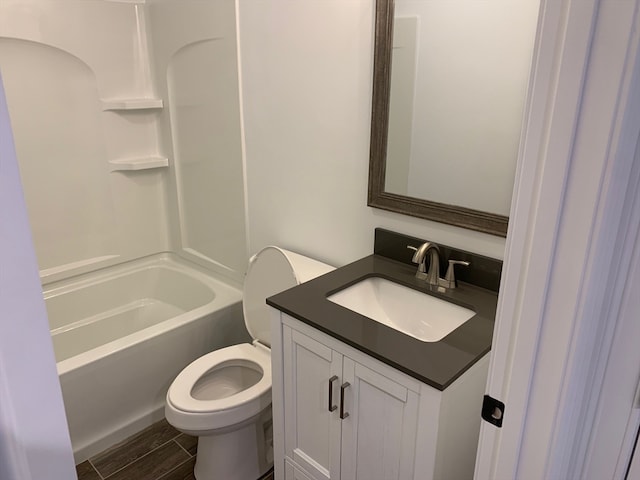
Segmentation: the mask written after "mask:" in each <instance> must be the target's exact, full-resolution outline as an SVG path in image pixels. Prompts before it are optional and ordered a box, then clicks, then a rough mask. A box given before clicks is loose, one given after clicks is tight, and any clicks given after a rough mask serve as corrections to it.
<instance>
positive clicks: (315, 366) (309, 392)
mask: <svg viewBox="0 0 640 480" xmlns="http://www.w3.org/2000/svg"><path fill="white" fill-rule="evenodd" d="M283 336H284V340H283V349H284V372H285V376H284V413H285V455H286V456H287V457H289V458H290V459H291V460H293V461H294V462H295V463H296V464H298V465H300V466H301V467H302V468H303V469H304V470H306V471H307V472H308V473H309V474H310V475H311V476H312V477H313V479H314V480H329V479H330V480H337V479H339V478H340V417H339V405H338V404H339V398H338V395H339V388H340V384H341V379H342V355H340V354H339V353H338V352H335V351H334V350H332V349H331V348H329V347H327V346H326V345H324V344H322V343H320V342H318V341H317V340H314V339H312V338H310V337H308V336H306V335H303V334H301V333H300V332H297V331H295V330H292V329H291V328H290V327H288V326H286V325H285V326H284V327H283Z"/></svg>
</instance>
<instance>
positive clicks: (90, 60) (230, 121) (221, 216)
mask: <svg viewBox="0 0 640 480" xmlns="http://www.w3.org/2000/svg"><path fill="white" fill-rule="evenodd" d="M235 44H236V35H235V9H234V2H233V0H223V1H221V0H147V1H146V2H145V1H144V0H141V1H139V2H135V1H126V2H123V1H109V0H82V1H78V0H2V2H0V69H2V72H3V76H4V80H5V87H6V92H7V99H8V105H9V113H10V117H11V122H12V126H13V130H14V136H15V141H16V148H17V153H18V160H19V164H20V170H21V175H22V181H23V184H24V189H25V195H26V199H27V206H28V210H29V216H30V221H31V226H32V230H33V234H34V242H35V247H36V253H37V256H38V262H39V265H40V270H41V277H42V279H43V281H44V282H45V283H46V282H49V281H53V280H57V279H60V278H66V277H69V276H72V275H75V274H78V273H81V272H84V271H89V270H94V269H97V268H100V267H104V266H107V265H110V264H114V263H120V262H123V261H127V260H131V259H134V258H139V257H143V256H146V255H150V254H153V253H157V252H163V251H175V252H177V253H179V254H182V255H183V256H186V257H189V258H191V259H195V260H196V261H198V262H199V263H201V264H202V265H204V266H206V267H210V268H211V269H213V270H215V271H217V272H218V273H221V274H223V275H226V276H227V277H229V278H231V279H233V280H240V279H241V278H242V274H243V273H244V264H245V262H246V240H245V212H244V202H243V199H244V185H243V174H242V152H241V147H240V146H241V141H240V140H241V139H240V118H239V94H238V86H237V84H238V82H237V76H238V75H237V58H236V47H235Z"/></svg>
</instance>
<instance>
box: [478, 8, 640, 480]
mask: <svg viewBox="0 0 640 480" xmlns="http://www.w3.org/2000/svg"><path fill="white" fill-rule="evenodd" d="M638 4H639V2H638V1H637V0H631V1H628V2H616V1H607V0H561V1H558V2H552V1H549V0H543V1H542V8H541V12H542V13H541V21H540V24H539V29H538V41H537V45H536V52H537V53H536V58H535V61H534V74H533V77H532V81H531V91H530V98H529V101H528V105H529V106H528V109H527V118H526V122H525V132H524V137H523V142H522V147H521V152H520V158H519V162H518V169H517V174H516V185H515V191H514V200H513V204H512V209H511V212H510V224H509V233H508V236H507V248H506V252H505V263H504V269H503V278H502V285H501V290H500V297H499V305H498V314H497V322H496V330H495V332H494V340H493V347H492V352H491V355H492V356H491V367H490V372H489V380H488V386H487V393H488V394H489V395H491V396H493V397H495V398H497V399H499V400H502V401H504V403H505V404H506V408H505V413H504V423H503V427H502V429H497V428H496V427H494V426H492V425H489V424H488V423H484V422H483V427H482V431H481V438H480V445H479V450H478V457H477V463H476V474H475V478H477V479H481V480H489V479H494V478H585V477H583V476H581V472H582V473H584V472H583V468H584V465H585V463H586V460H587V458H588V455H587V452H588V448H589V443H590V442H591V441H592V440H593V438H592V434H593V431H592V429H593V427H594V421H595V420H594V419H595V416H594V413H595V411H596V408H597V407H598V403H599V394H600V390H601V387H602V385H603V383H604V371H605V368H604V367H605V365H606V364H607V362H608V358H609V353H610V352H611V351H612V348H611V345H612V344H613V343H612V342H613V340H612V339H613V338H614V330H615V327H616V324H617V322H618V319H617V317H616V316H615V311H614V310H615V309H616V306H617V305H619V302H620V292H621V290H622V289H623V288H624V281H623V282H622V283H620V279H622V280H624V278H625V276H626V270H627V269H628V258H629V256H630V251H631V250H629V248H631V247H632V246H631V247H629V248H627V247H625V245H626V244H625V238H626V237H627V236H628V234H629V233H630V234H631V236H632V238H633V230H634V229H635V228H637V219H634V217H633V214H632V212H631V213H630V212H629V211H628V210H629V204H630V201H631V200H633V198H632V196H630V195H631V194H632V193H633V190H634V189H637V187H638V184H637V175H636V174H635V173H634V171H635V170H637V166H636V167H634V166H633V165H634V151H635V150H636V143H637V139H638V132H639V130H640V114H639V112H640V96H639V94H638V92H639V91H640V61H639V59H638V46H639V44H640V37H639V35H638V26H639V25H640V15H639V13H638V11H639V10H638V6H639V5H638ZM636 163H637V161H636ZM636 173H637V172H636ZM630 182H631V183H630ZM633 182H636V183H635V184H633ZM631 203H633V202H631ZM623 247H624V248H627V250H628V251H626V253H623V250H624V248H623ZM625 256H626V258H625ZM635 348H636V349H637V342H636V347H635ZM636 367H637V365H632V368H636ZM636 381H637V378H636ZM632 388H633V387H632ZM608 393H611V394H615V393H617V392H608ZM608 413H609V414H611V415H616V416H618V415H621V416H626V417H628V415H629V412H628V411H626V412H619V411H616V410H615V409H613V410H611V409H610V410H609V412H608ZM621 435H624V433H620V432H616V433H612V434H611V435H609V436H608V437H607V438H608V439H609V440H610V441H614V440H615V441H616V442H617V441H619V437H620V436H621ZM592 468H595V467H594V466H593V465H592ZM599 478H621V477H619V476H617V475H616V476H614V475H613V472H611V471H610V473H609V475H607V476H606V477H599Z"/></svg>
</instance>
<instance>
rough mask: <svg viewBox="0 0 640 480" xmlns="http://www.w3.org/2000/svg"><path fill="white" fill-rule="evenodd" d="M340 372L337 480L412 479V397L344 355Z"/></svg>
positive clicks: (414, 423) (403, 388)
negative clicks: (339, 468) (339, 479)
mask: <svg viewBox="0 0 640 480" xmlns="http://www.w3.org/2000/svg"><path fill="white" fill-rule="evenodd" d="M343 372H344V383H343V384H342V385H343V391H344V395H343V397H344V402H343V404H342V405H341V408H340V410H341V413H342V416H343V417H344V419H343V420H342V480H373V479H384V480H412V479H413V465H414V454H415V442H416V429H417V425H418V394H417V393H416V392H414V391H412V390H409V389H408V388H407V387H406V386H405V385H402V384H401V383H398V382H395V381H393V380H392V379H390V378H388V377H386V376H383V375H380V374H379V373H377V372H375V371H373V370H372V369H370V368H367V367H365V366H364V365H361V364H359V363H356V362H354V361H353V360H352V359H350V358H348V357H344V365H343ZM434 416H435V415H434Z"/></svg>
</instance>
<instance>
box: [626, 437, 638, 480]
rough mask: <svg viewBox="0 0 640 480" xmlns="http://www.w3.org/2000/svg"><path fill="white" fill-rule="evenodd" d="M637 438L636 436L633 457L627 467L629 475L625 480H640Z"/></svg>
mask: <svg viewBox="0 0 640 480" xmlns="http://www.w3.org/2000/svg"><path fill="white" fill-rule="evenodd" d="M638 443H640V442H638V437H637V436H636V446H635V451H634V454H633V457H632V458H631V464H630V465H629V474H628V475H627V478H626V480H640V451H638V447H640V445H638Z"/></svg>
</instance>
